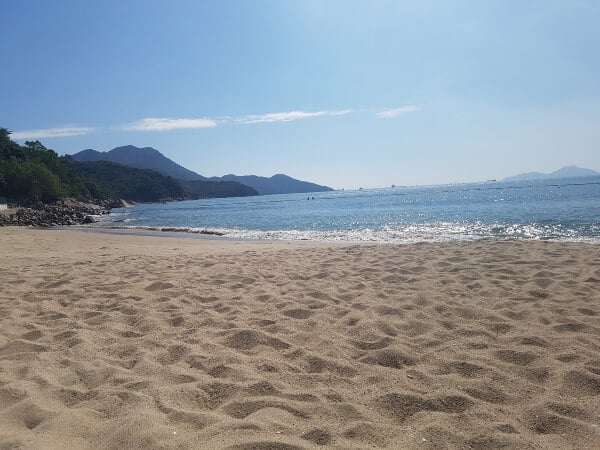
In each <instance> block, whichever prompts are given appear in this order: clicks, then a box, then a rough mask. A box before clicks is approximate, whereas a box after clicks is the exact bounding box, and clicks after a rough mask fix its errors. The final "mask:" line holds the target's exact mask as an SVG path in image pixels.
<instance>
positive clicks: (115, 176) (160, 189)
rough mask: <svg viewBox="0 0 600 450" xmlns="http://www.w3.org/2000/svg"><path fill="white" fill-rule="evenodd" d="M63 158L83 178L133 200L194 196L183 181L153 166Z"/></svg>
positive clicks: (150, 200) (159, 199) (117, 196)
mask: <svg viewBox="0 0 600 450" xmlns="http://www.w3.org/2000/svg"><path fill="white" fill-rule="evenodd" d="M63 162H64V163H65V164H66V165H67V166H68V167H69V168H70V169H71V170H73V171H74V172H75V173H77V174H78V175H79V176H81V177H82V178H84V179H86V180H88V181H89V182H92V183H93V184H94V185H95V186H96V189H98V192H100V193H106V194H108V195H109V196H111V197H116V198H122V199H125V200H131V201H134V202H157V201H162V200H176V199H184V198H191V197H190V195H189V194H188V193H187V192H186V191H185V190H184V189H183V187H182V186H181V184H180V183H179V182H178V181H177V180H174V179H173V178H171V177H167V176H164V175H161V174H160V173H158V172H155V171H154V170H149V169H134V168H132V167H126V166H122V165H120V164H115V163H112V162H109V161H90V162H77V161H75V160H74V159H73V158H71V157H64V158H63Z"/></svg>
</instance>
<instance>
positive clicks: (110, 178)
mask: <svg viewBox="0 0 600 450" xmlns="http://www.w3.org/2000/svg"><path fill="white" fill-rule="evenodd" d="M247 195H257V192H256V191H255V190H254V189H253V188H250V187H248V186H244V185H241V184H239V183H235V182H223V181H221V182H217V181H190V182H185V181H178V180H175V179H174V178H171V177H169V176H165V175H162V174H160V173H158V172H156V171H154V170H149V169H135V168H132V167H127V166H123V165H120V164H115V163H112V162H108V161H93V162H77V161H75V160H74V159H73V158H71V157H70V156H63V157H59V156H58V155H57V154H56V152H54V151H53V150H49V149H47V148H46V147H44V145H42V144H41V143H40V142H38V141H33V142H26V143H25V145H19V144H17V143H16V142H14V141H12V140H11V139H10V132H9V131H8V130H7V129H6V128H0V196H5V197H8V198H9V199H13V200H17V201H30V202H37V201H41V202H44V203H51V202H55V201H57V200H60V199H62V198H66V197H72V198H76V199H78V200H86V201H94V200H104V199H108V198H120V199H124V200H129V201H135V202H157V201H163V200H179V199H194V198H209V197H235V196H247Z"/></svg>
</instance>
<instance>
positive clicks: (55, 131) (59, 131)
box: [10, 127, 94, 140]
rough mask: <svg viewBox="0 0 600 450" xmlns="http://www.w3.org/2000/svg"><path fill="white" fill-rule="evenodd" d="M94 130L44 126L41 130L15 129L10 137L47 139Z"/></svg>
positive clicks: (77, 134)
mask: <svg viewBox="0 0 600 450" xmlns="http://www.w3.org/2000/svg"><path fill="white" fill-rule="evenodd" d="M92 131H94V128H83V127H62V128H45V129H42V130H25V131H15V132H14V133H11V135H10V137H11V138H12V139H19V140H21V139H49V138H58V137H69V136H80V135H82V134H88V133H91V132H92Z"/></svg>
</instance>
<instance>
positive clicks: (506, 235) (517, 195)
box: [95, 177, 600, 243]
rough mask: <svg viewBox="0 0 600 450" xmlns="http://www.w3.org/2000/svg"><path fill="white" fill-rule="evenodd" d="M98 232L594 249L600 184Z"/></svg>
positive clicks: (173, 218)
mask: <svg viewBox="0 0 600 450" xmlns="http://www.w3.org/2000/svg"><path fill="white" fill-rule="evenodd" d="M95 226H101V227H117V228H121V227H123V228H142V229H153V230H166V229H168V230H171V231H172V230H177V231H187V232H200V231H211V232H218V233H223V234H224V235H225V236H227V237H232V238H249V239H271V240H272V239H285V240H298V239H301V240H319V241H348V242H365V241H368V242H381V243H412V242H447V241H471V240H481V239H496V240H502V239H534V240H566V241H583V242H592V243H600V177H585V178H572V179H559V180H544V181H527V182H486V183H469V184H452V185H443V186H416V187H390V188H384V189H368V190H358V191H334V192H321V193H310V194H286V195H267V196H260V197H246V198H228V199H207V200H193V201H183V202H171V203H164V204H139V205H135V206H132V207H128V208H120V209H115V210H113V212H112V213H111V214H110V215H108V216H103V220H102V221H101V222H100V223H97V224H96V225H95Z"/></svg>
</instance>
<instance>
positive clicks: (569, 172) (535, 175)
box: [503, 166, 600, 181]
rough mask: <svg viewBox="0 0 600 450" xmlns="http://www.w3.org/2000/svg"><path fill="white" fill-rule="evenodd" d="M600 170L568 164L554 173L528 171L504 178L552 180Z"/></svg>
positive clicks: (591, 173)
mask: <svg viewBox="0 0 600 450" xmlns="http://www.w3.org/2000/svg"><path fill="white" fill-rule="evenodd" d="M598 175H600V172H596V171H595V170H592V169H584V168H581V167H576V166H567V167H563V168H561V169H558V170H556V171H554V172H552V173H542V172H527V173H522V174H519V175H515V176H512V177H507V178H504V180H503V181H524V180H550V179H552V178H576V177H592V176H598Z"/></svg>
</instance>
